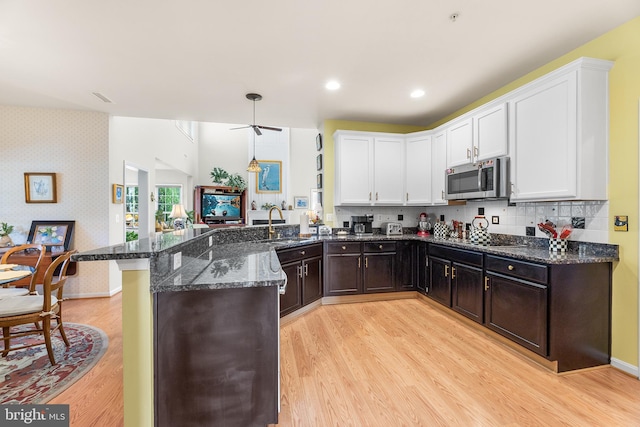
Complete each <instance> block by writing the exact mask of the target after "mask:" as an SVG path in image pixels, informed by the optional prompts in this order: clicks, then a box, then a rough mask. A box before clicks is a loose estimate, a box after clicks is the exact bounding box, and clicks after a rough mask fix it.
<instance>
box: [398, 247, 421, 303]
mask: <svg viewBox="0 0 640 427" xmlns="http://www.w3.org/2000/svg"><path fill="white" fill-rule="evenodd" d="M418 244H419V243H418V242H413V241H405V242H397V243H396V290H397V291H414V290H415V289H416V284H417V283H418Z"/></svg>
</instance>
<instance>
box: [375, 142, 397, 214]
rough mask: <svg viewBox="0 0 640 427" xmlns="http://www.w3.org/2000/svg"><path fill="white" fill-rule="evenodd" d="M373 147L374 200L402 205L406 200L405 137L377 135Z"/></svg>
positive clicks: (378, 202)
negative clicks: (404, 196)
mask: <svg viewBox="0 0 640 427" xmlns="http://www.w3.org/2000/svg"><path fill="white" fill-rule="evenodd" d="M373 147H374V148H373V158H374V168H373V189H372V192H373V193H374V194H375V197H374V200H373V202H374V204H376V205H401V204H402V203H403V201H404V198H403V195H404V176H405V174H404V137H399V136H395V137H389V136H380V137H377V136H376V137H374V138H373Z"/></svg>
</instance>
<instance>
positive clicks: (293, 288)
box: [277, 243, 322, 316]
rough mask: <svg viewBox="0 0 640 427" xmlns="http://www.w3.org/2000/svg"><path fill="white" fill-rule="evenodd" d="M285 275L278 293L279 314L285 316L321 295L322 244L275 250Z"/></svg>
mask: <svg viewBox="0 0 640 427" xmlns="http://www.w3.org/2000/svg"><path fill="white" fill-rule="evenodd" d="M277 253H278V258H279V260H280V264H281V266H282V270H283V271H284V272H285V274H286V275H287V287H286V290H285V293H284V294H282V295H280V316H285V315H287V314H289V313H292V312H294V311H296V310H297V309H299V308H301V307H303V306H305V305H307V304H309V303H311V302H313V301H315V300H317V299H319V298H320V297H322V244H320V243H318V244H313V245H308V246H302V247H298V248H292V249H280V250H278V251H277Z"/></svg>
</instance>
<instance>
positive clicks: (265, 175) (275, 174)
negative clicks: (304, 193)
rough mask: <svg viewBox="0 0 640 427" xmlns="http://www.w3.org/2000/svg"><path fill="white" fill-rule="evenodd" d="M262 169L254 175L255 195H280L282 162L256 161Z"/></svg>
mask: <svg viewBox="0 0 640 427" xmlns="http://www.w3.org/2000/svg"><path fill="white" fill-rule="evenodd" d="M258 164H259V165H260V168H261V169H262V170H261V171H260V172H258V173H257V174H255V175H256V193H282V162H281V161H280V160H258Z"/></svg>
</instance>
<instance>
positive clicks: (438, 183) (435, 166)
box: [431, 130, 448, 205]
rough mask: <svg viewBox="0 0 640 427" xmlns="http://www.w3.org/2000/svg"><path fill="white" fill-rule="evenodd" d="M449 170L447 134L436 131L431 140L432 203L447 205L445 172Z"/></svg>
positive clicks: (442, 131)
mask: <svg viewBox="0 0 640 427" xmlns="http://www.w3.org/2000/svg"><path fill="white" fill-rule="evenodd" d="M445 169H447V132H446V131H444V130H441V131H436V133H435V134H434V135H433V137H432V140H431V201H432V204H434V205H446V204H447V203H448V202H447V200H446V199H445V197H444V180H445V174H444V171H445Z"/></svg>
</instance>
